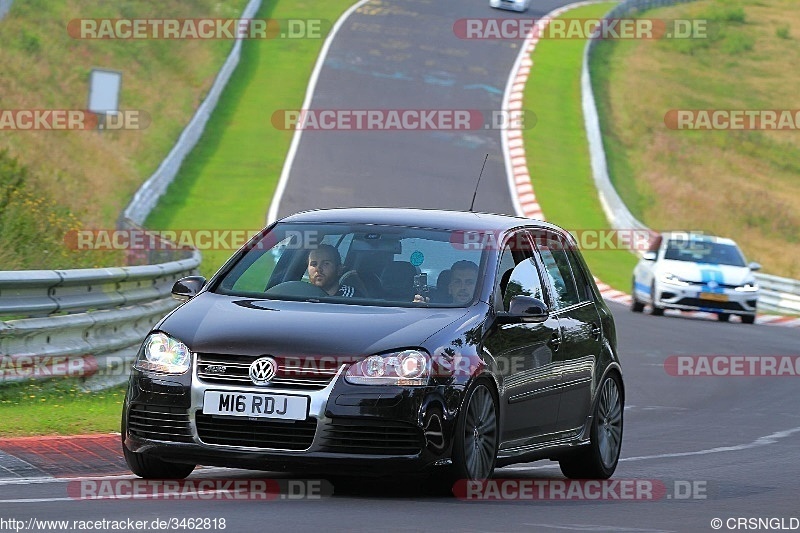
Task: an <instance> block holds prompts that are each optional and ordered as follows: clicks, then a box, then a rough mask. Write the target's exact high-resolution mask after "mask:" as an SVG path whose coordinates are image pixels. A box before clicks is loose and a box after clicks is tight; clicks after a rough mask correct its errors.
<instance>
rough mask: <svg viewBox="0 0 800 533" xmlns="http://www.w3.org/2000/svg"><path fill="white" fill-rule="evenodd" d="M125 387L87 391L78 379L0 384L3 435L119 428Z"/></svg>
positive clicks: (0, 414)
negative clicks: (75, 380) (78, 384)
mask: <svg viewBox="0 0 800 533" xmlns="http://www.w3.org/2000/svg"><path fill="white" fill-rule="evenodd" d="M124 399H125V387H124V386H122V385H121V386H118V387H114V388H111V389H108V390H105V391H100V392H84V391H83V390H81V389H80V387H78V386H77V385H76V384H75V382H74V381H70V380H66V379H65V380H52V381H47V382H29V383H7V384H3V385H2V386H1V387H0V420H2V421H3V422H2V424H0V437H22V436H31V435H76V434H83V433H108V432H111V431H119V423H120V417H121V415H122V402H123V400H124Z"/></svg>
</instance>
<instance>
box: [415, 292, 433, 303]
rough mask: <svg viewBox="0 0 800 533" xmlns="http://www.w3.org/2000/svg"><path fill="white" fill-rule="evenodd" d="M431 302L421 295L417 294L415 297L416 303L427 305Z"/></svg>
mask: <svg viewBox="0 0 800 533" xmlns="http://www.w3.org/2000/svg"><path fill="white" fill-rule="evenodd" d="M429 301H430V298H426V297H425V296H422V295H421V294H415V295H414V303H417V304H426V303H428V302H429Z"/></svg>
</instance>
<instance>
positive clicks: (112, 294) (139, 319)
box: [0, 250, 200, 389]
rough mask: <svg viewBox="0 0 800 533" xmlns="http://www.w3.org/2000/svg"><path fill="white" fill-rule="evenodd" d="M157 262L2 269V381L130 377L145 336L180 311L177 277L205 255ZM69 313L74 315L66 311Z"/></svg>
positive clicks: (92, 384) (90, 381)
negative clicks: (176, 296)
mask: <svg viewBox="0 0 800 533" xmlns="http://www.w3.org/2000/svg"><path fill="white" fill-rule="evenodd" d="M182 253H183V255H186V258H184V259H179V260H176V261H171V262H168V263H163V264H158V265H144V266H134V267H118V268H92V269H78V270H35V271H16V272H14V271H11V272H8V271H4V272H0V315H3V316H12V317H14V318H13V319H10V320H5V321H3V322H0V356H1V357H2V359H1V360H0V384H2V383H3V382H10V381H20V380H27V379H37V378H51V377H75V378H80V379H81V381H82V382H83V385H84V386H85V387H86V388H90V389H91V388H103V387H107V386H111V385H114V384H117V383H122V382H124V381H125V379H127V375H128V367H129V365H130V363H131V361H132V360H133V358H134V357H135V355H136V351H137V350H136V348H137V347H138V345H139V343H141V342H142V339H144V336H145V335H146V334H147V331H148V330H149V329H150V328H151V327H152V326H153V325H154V324H155V323H156V322H158V321H159V320H160V319H161V318H162V317H163V316H164V315H166V314H167V313H168V312H170V311H171V310H172V309H174V308H175V307H177V305H178V302H177V301H176V300H174V299H172V297H171V296H170V290H171V288H172V285H173V284H174V283H175V281H177V280H178V279H180V278H182V277H184V276H189V275H191V274H194V273H195V272H196V271H197V267H198V266H199V264H200V252H198V251H196V250H194V251H186V252H182ZM60 313H69V314H60Z"/></svg>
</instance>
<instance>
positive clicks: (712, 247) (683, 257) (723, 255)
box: [664, 239, 745, 267]
mask: <svg viewBox="0 0 800 533" xmlns="http://www.w3.org/2000/svg"><path fill="white" fill-rule="evenodd" d="M664 259H671V260H673V261H690V262H692V263H713V264H717V265H732V266H737V267H743V266H745V262H744V257H743V256H742V252H741V251H739V248H738V247H736V246H734V245H731V244H720V243H716V242H711V241H698V240H692V239H689V240H670V241H669V242H668V243H667V250H666V253H665V254H664Z"/></svg>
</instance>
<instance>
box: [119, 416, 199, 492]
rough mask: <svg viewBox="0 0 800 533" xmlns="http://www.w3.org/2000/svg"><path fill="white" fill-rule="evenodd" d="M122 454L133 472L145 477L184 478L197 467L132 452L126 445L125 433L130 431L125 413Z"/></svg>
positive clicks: (123, 418)
mask: <svg viewBox="0 0 800 533" xmlns="http://www.w3.org/2000/svg"><path fill="white" fill-rule="evenodd" d="M121 425H122V428H121V429H122V455H123V456H124V457H125V462H126V463H127V464H128V468H130V470H131V472H133V473H134V474H136V475H137V476H139V477H141V478H144V479H184V478H185V477H187V476H188V475H189V474H191V473H192V471H193V470H194V468H195V465H191V464H183V463H168V462H166V461H162V460H161V459H158V458H156V457H148V456H147V455H145V454H143V453H136V452H132V451H131V450H129V449H128V447H127V446H125V435H127V433H128V428H127V424H126V423H125V413H123V414H122V424H121Z"/></svg>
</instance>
